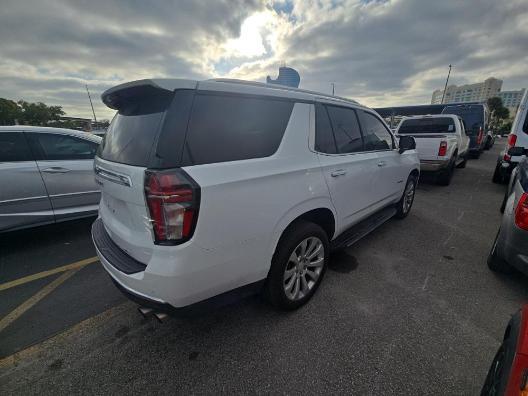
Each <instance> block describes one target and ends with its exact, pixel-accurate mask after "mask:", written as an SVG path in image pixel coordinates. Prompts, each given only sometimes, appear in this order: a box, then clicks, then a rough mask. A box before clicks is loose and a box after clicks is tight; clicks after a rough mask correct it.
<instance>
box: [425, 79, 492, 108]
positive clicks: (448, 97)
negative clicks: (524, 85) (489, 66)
mask: <svg viewBox="0 0 528 396" xmlns="http://www.w3.org/2000/svg"><path fill="white" fill-rule="evenodd" d="M501 88H502V80H499V79H497V78H494V77H490V78H488V79H486V80H485V81H483V82H480V83H476V84H466V85H460V86H457V85H449V86H448V87H447V89H446V93H445V97H444V102H443V103H464V102H485V101H486V100H488V98H492V97H494V96H498V95H499V92H500V90H501ZM443 93H444V90H442V89H437V90H435V91H434V92H433V96H432V98H431V104H442V95H443Z"/></svg>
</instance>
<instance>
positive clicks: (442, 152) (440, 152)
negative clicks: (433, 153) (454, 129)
mask: <svg viewBox="0 0 528 396" xmlns="http://www.w3.org/2000/svg"><path fill="white" fill-rule="evenodd" d="M446 154H447V142H446V141H445V140H442V141H441V142H440V147H438V156H439V157H443V156H445V155H446Z"/></svg>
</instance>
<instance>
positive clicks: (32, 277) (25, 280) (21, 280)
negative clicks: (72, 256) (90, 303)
mask: <svg viewBox="0 0 528 396" xmlns="http://www.w3.org/2000/svg"><path fill="white" fill-rule="evenodd" d="M97 261H99V258H98V257H97V256H95V257H90V258H87V259H84V260H80V261H76V262H75V263H71V264H68V265H64V266H62V267H57V268H53V269H51V270H48V271H42V272H38V273H36V274H33V275H28V276H25V277H23V278H19V279H15V280H14V281H11V282H6V283H3V284H1V285H0V291H2V290H7V289H10V288H12V287H15V286H19V285H23V284H24V283H28V282H32V281H34V280H37V279H41V278H46V277H48V276H50V275H54V274H58V273H60V272H66V271H70V270H73V269H80V268H82V267H84V266H85V265H88V264H92V263H96V262H97Z"/></svg>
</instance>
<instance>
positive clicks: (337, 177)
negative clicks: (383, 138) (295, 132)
mask: <svg viewBox="0 0 528 396" xmlns="http://www.w3.org/2000/svg"><path fill="white" fill-rule="evenodd" d="M315 115H316V130H315V150H316V151H317V153H318V157H319V162H320V164H321V167H322V169H323V173H324V176H325V180H326V182H327V185H328V188H329V190H330V195H331V197H332V201H333V203H334V206H335V208H336V211H337V213H338V216H339V219H340V224H339V229H340V230H339V231H341V230H343V229H346V228H347V227H349V226H350V225H352V224H354V223H356V222H357V221H359V220H361V219H362V218H364V217H366V216H367V215H369V214H370V213H371V212H372V207H373V205H375V204H376V200H377V197H376V196H375V194H374V192H373V185H374V184H375V183H376V182H377V175H378V173H377V162H378V157H377V154H376V153H374V152H373V153H366V152H365V150H364V145H363V139H362V136H361V131H360V128H359V122H358V118H357V115H356V111H355V110H354V109H352V108H348V107H338V106H333V105H327V106H325V105H322V104H316V114H315ZM339 231H338V232H339Z"/></svg>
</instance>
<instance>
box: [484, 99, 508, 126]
mask: <svg viewBox="0 0 528 396" xmlns="http://www.w3.org/2000/svg"><path fill="white" fill-rule="evenodd" d="M488 108H489V109H490V113H491V120H490V127H491V128H492V129H493V130H498V129H500V128H501V125H502V123H503V121H504V120H506V119H507V118H508V117H509V116H510V111H509V110H508V109H507V108H506V107H504V105H503V104H502V99H501V98H499V97H493V98H489V99H488Z"/></svg>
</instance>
